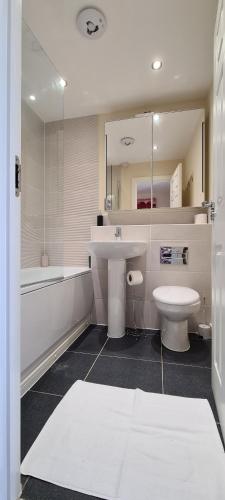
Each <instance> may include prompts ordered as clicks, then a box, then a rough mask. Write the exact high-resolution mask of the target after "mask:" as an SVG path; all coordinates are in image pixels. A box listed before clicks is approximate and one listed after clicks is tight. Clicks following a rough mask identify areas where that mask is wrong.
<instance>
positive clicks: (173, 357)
mask: <svg viewBox="0 0 225 500" xmlns="http://www.w3.org/2000/svg"><path fill="white" fill-rule="evenodd" d="M190 344H191V347H190V349H189V351H186V352H174V351H170V350H169V349H167V348H166V347H163V361H164V362H165V363H178V364H184V365H194V366H202V367H207V368H211V342H208V341H205V340H199V341H195V340H191V342H190Z"/></svg>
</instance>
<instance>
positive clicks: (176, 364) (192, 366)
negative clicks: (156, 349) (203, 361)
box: [164, 361, 211, 370]
mask: <svg viewBox="0 0 225 500" xmlns="http://www.w3.org/2000/svg"><path fill="white" fill-rule="evenodd" d="M164 364H165V365H175V366H189V367H190V368H201V369H202V370H211V368H210V367H209V366H199V365H189V364H188V363H174V362H173V361H164Z"/></svg>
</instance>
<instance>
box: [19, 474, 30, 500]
mask: <svg viewBox="0 0 225 500" xmlns="http://www.w3.org/2000/svg"><path fill="white" fill-rule="evenodd" d="M29 479H30V476H27V478H26V480H25V482H24V484H23V486H22V484H21V486H22V493H21V494H23V491H24V489H25V486H26V485H27V483H28V481H29ZM20 498H21V497H20ZM21 500H22V498H21Z"/></svg>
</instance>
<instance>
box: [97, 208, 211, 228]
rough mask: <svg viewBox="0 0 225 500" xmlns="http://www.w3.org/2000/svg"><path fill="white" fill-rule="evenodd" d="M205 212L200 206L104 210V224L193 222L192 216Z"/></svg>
mask: <svg viewBox="0 0 225 500" xmlns="http://www.w3.org/2000/svg"><path fill="white" fill-rule="evenodd" d="M199 213H207V209H204V208H202V207H182V208H152V209H145V210H118V211H111V212H105V213H104V214H103V215H104V225H110V224H112V225H113V224H114V225H115V224H123V225H146V224H148V225H149V224H193V223H194V216H195V215H196V214H199Z"/></svg>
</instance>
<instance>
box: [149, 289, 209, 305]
mask: <svg viewBox="0 0 225 500" xmlns="http://www.w3.org/2000/svg"><path fill="white" fill-rule="evenodd" d="M153 297H154V299H156V300H158V301H159V302H163V303H164V304H174V305H190V304H195V303H196V302H199V300H200V296H199V293H198V292H196V291H195V290H193V289H192V288H187V287H186V286H159V287H158V288H155V290H153Z"/></svg>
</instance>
